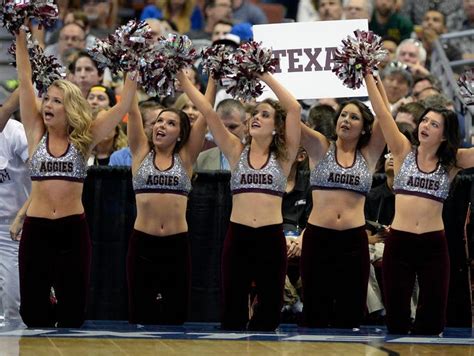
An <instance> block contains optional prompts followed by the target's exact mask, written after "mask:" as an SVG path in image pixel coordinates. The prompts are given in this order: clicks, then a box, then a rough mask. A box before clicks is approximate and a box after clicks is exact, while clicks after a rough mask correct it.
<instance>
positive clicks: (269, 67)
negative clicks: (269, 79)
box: [237, 41, 278, 73]
mask: <svg viewBox="0 0 474 356" xmlns="http://www.w3.org/2000/svg"><path fill="white" fill-rule="evenodd" d="M237 55H238V56H240V59H239V62H240V66H243V67H245V68H246V69H247V70H248V71H251V72H256V73H275V66H276V65H277V64H278V59H276V58H273V57H272V50H271V49H270V48H265V47H262V44H261V43H258V42H255V41H251V42H247V43H243V44H242V45H241V46H240V48H239V50H238V52H237Z"/></svg>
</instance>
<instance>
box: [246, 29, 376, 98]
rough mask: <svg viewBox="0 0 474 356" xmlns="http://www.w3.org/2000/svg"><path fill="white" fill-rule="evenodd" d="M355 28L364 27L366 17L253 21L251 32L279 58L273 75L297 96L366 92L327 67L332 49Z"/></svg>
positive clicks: (330, 64)
mask: <svg viewBox="0 0 474 356" xmlns="http://www.w3.org/2000/svg"><path fill="white" fill-rule="evenodd" d="M358 29H360V30H365V31H367V30H368V23H367V20H341V21H315V22H299V23H283V24H271V25H255V26H253V34H254V40H255V41H257V42H262V45H263V46H264V47H269V48H272V50H273V55H274V56H275V57H278V58H279V59H280V65H279V67H278V68H277V71H276V72H275V77H276V78H277V79H278V80H279V81H280V82H281V83H282V84H283V85H284V86H285V88H286V89H288V90H289V91H290V92H291V93H292V94H293V95H294V96H295V97H296V98H297V99H314V98H343V97H359V96H367V90H366V88H365V87H361V88H359V89H356V90H354V89H350V88H348V87H345V86H343V85H342V81H341V80H340V79H339V78H338V77H337V76H336V74H335V73H333V72H332V71H331V69H332V66H333V63H332V58H333V57H332V55H333V52H334V51H335V50H336V48H338V47H340V45H341V44H342V42H341V41H342V40H343V39H345V38H346V37H347V36H348V35H351V36H354V31H355V30H358ZM266 89H267V90H268V88H266ZM265 95H266V94H265V93H264V94H263V96H265ZM267 96H268V95H267Z"/></svg>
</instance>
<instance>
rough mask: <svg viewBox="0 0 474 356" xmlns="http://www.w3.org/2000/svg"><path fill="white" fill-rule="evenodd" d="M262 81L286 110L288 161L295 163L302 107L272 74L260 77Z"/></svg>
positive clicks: (264, 74) (298, 144)
mask: <svg viewBox="0 0 474 356" xmlns="http://www.w3.org/2000/svg"><path fill="white" fill-rule="evenodd" d="M259 77H260V79H261V80H263V81H264V82H265V84H267V85H268V86H269V87H270V89H271V90H272V91H273V92H274V93H275V95H276V96H277V98H278V100H279V101H280V103H281V105H283V107H284V108H285V109H286V120H285V141H286V149H287V151H288V160H289V161H290V162H291V163H293V161H294V160H295V158H296V154H297V153H298V147H299V146H300V137H301V126H300V122H301V106H300V104H299V103H298V102H297V101H296V99H295V97H294V96H293V94H291V93H290V92H289V91H288V90H286V88H285V87H284V86H283V85H281V84H280V82H279V81H278V80H276V79H275V77H273V76H272V75H271V74H270V73H263V74H261V75H259Z"/></svg>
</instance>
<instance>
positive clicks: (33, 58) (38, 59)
mask: <svg viewBox="0 0 474 356" xmlns="http://www.w3.org/2000/svg"><path fill="white" fill-rule="evenodd" d="M27 47H28V53H29V56H30V63H31V71H32V81H33V83H34V84H35V87H36V89H37V90H38V95H39V96H42V95H43V94H44V93H46V91H47V90H48V88H49V86H50V85H51V84H52V83H53V82H54V81H55V80H58V79H64V77H65V75H64V73H65V72H66V71H65V69H64V68H63V66H61V64H59V63H58V61H57V59H56V57H54V56H47V55H45V54H44V52H43V49H42V48H41V47H40V46H39V45H38V42H36V41H32V36H31V34H29V33H28V34H27ZM8 52H9V53H10V54H12V55H15V52H16V43H15V42H14V43H12V45H11V46H10V48H9V49H8ZM12 64H13V65H14V66H15V67H16V62H13V63H12Z"/></svg>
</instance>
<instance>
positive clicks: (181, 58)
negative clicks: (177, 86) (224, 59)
mask: <svg viewBox="0 0 474 356" xmlns="http://www.w3.org/2000/svg"><path fill="white" fill-rule="evenodd" d="M195 58H196V51H195V49H194V48H193V45H192V42H191V41H190V40H189V38H188V37H187V36H185V35H175V34H170V35H169V36H168V37H167V38H161V39H160V41H159V42H158V44H156V45H155V46H154V47H153V48H152V50H151V51H150V52H149V53H148V54H147V55H146V56H145V58H144V62H145V63H144V65H143V67H142V68H140V73H141V75H140V77H141V84H142V87H143V89H144V90H145V91H146V92H147V94H148V95H150V96H168V95H174V82H175V78H176V74H177V73H178V71H179V70H181V69H182V68H186V67H188V66H190V65H192V64H193V62H194V60H195Z"/></svg>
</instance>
